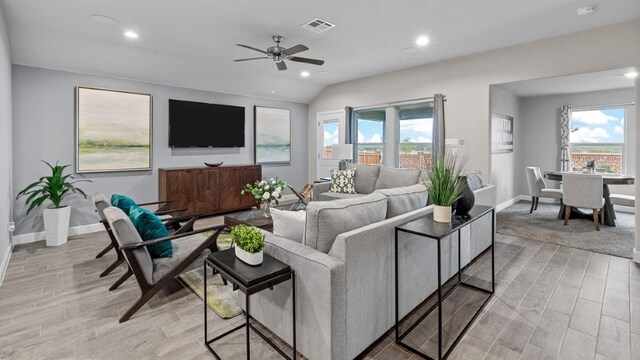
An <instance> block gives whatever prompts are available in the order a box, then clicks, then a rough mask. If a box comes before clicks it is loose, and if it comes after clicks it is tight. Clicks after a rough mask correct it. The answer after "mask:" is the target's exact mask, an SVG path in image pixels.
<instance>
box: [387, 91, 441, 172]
mask: <svg viewBox="0 0 640 360" xmlns="http://www.w3.org/2000/svg"><path fill="white" fill-rule="evenodd" d="M396 110H397V114H398V155H397V158H398V165H399V166H400V167H401V168H405V169H426V168H429V167H431V154H432V149H433V104H432V103H421V104H412V105H404V106H398V107H396Z"/></svg>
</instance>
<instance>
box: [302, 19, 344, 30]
mask: <svg viewBox="0 0 640 360" xmlns="http://www.w3.org/2000/svg"><path fill="white" fill-rule="evenodd" d="M335 26H336V25H335V24H332V23H330V22H328V21H326V20H322V19H317V18H316V19H313V20H311V21H309V22H308V23H306V24H304V25H302V28H303V29H307V30H311V31H313V32H314V33H318V34H320V33H322V32H325V31H327V30H329V29H331V28H333V27H335Z"/></svg>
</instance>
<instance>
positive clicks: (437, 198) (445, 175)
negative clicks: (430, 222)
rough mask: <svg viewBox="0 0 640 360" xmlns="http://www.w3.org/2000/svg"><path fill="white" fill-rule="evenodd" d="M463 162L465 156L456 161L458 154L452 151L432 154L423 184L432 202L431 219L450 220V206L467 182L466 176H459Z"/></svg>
mask: <svg viewBox="0 0 640 360" xmlns="http://www.w3.org/2000/svg"><path fill="white" fill-rule="evenodd" d="M465 163H466V158H463V159H462V160H460V161H458V156H457V155H456V154H455V153H453V152H447V153H446V154H444V155H441V154H434V157H433V162H432V165H431V168H430V169H429V170H428V171H427V173H426V174H427V178H426V180H425V181H424V185H425V186H426V187H427V192H428V193H429V199H430V201H431V202H432V203H433V204H434V209H433V219H434V220H435V221H437V222H442V223H450V222H451V206H452V205H453V204H455V203H456V201H458V199H460V197H461V196H462V190H463V189H464V187H465V185H466V184H467V181H466V178H465V177H463V176H461V175H462V173H463V172H464V165H465Z"/></svg>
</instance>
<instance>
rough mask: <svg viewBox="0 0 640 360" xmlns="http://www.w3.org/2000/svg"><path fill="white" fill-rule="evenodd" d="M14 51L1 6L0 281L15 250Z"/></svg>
mask: <svg viewBox="0 0 640 360" xmlns="http://www.w3.org/2000/svg"><path fill="white" fill-rule="evenodd" d="M11 117H12V115H11V51H10V49H9V36H8V34H7V27H6V22H5V20H4V13H3V12H2V7H0V283H1V282H2V277H3V276H4V269H5V266H6V263H5V262H6V261H8V260H9V252H10V251H11V234H10V233H9V232H8V231H7V227H8V226H9V222H10V221H11V205H12V204H13V200H12V197H13V194H12V190H11V170H12V168H11V162H12V160H13V159H12V154H11V151H12V148H11V141H12V140H11V125H12V124H11V122H12V120H11Z"/></svg>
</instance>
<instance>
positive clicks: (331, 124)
mask: <svg viewBox="0 0 640 360" xmlns="http://www.w3.org/2000/svg"><path fill="white" fill-rule="evenodd" d="M339 125H340V124H339V123H338V122H337V121H324V122H322V126H323V127H324V152H323V155H322V157H323V158H325V159H331V158H332V156H333V145H335V144H337V143H338V134H339V131H340V127H339Z"/></svg>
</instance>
